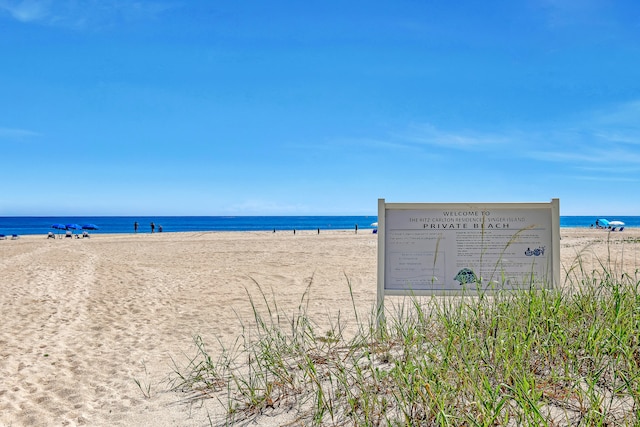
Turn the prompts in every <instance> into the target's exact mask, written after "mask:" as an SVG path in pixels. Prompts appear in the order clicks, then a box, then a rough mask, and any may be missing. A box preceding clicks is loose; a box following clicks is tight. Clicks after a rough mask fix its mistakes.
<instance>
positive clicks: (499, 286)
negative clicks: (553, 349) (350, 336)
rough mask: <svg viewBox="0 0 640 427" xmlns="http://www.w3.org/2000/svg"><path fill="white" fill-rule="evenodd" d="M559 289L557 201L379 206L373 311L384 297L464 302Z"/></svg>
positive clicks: (558, 206) (381, 303) (379, 204)
mask: <svg viewBox="0 0 640 427" xmlns="http://www.w3.org/2000/svg"><path fill="white" fill-rule="evenodd" d="M559 281H560V201H559V199H552V200H551V202H550V203H386V202H385V200H384V199H379V200H378V306H379V309H381V308H382V307H383V301H384V296H385V295H416V296H422V295H469V294H476V295H477V294H479V293H487V292H489V293H491V292H495V291H502V290H527V289H530V288H531V287H535V288H552V287H554V286H556V285H557V284H558V283H559Z"/></svg>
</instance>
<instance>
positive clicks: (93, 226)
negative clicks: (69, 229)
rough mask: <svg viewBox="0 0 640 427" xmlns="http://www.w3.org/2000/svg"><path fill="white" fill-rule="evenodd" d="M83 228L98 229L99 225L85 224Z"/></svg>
mask: <svg viewBox="0 0 640 427" xmlns="http://www.w3.org/2000/svg"><path fill="white" fill-rule="evenodd" d="M82 229H83V230H98V226H97V225H95V224H84V225H83V226H82Z"/></svg>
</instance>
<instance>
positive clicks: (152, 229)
mask: <svg viewBox="0 0 640 427" xmlns="http://www.w3.org/2000/svg"><path fill="white" fill-rule="evenodd" d="M155 230H156V225H155V224H154V223H153V222H152V223H151V233H153V232H154V231H155Z"/></svg>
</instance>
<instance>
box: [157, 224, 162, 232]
mask: <svg viewBox="0 0 640 427" xmlns="http://www.w3.org/2000/svg"><path fill="white" fill-rule="evenodd" d="M158 233H162V225H158Z"/></svg>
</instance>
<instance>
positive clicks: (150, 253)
mask: <svg viewBox="0 0 640 427" xmlns="http://www.w3.org/2000/svg"><path fill="white" fill-rule="evenodd" d="M561 235H562V240H561V248H562V249H561V256H562V271H563V277H564V275H565V273H566V271H567V270H568V269H569V268H570V266H571V265H572V264H573V263H574V261H575V259H576V255H577V254H578V253H581V259H582V266H583V268H584V269H586V270H587V271H591V270H598V269H600V270H601V267H600V264H601V262H609V261H607V260H610V264H609V265H608V268H609V270H610V271H614V272H617V273H621V272H622V271H623V270H624V271H627V272H629V273H630V274H635V271H636V267H637V266H640V229H629V228H627V229H626V230H625V231H624V232H622V233H607V232H605V231H602V230H591V229H562V230H561ZM376 239H377V238H376V235H374V234H371V233H370V231H364V230H361V231H360V233H359V234H357V235H356V234H354V232H353V231H333V232H322V233H321V234H320V235H318V234H316V232H312V231H308V232H300V231H298V233H297V234H296V235H293V234H292V233H291V234H289V233H284V232H281V233H275V234H274V233H270V232H240V233H163V234H154V235H151V234H137V235H133V234H131V235H93V236H92V237H91V238H90V239H46V238H45V237H43V236H24V237H21V238H20V239H17V240H3V241H0V289H1V292H0V325H1V326H0V426H50V425H90V426H204V425H208V423H209V421H208V418H207V417H208V414H213V415H214V416H215V414H216V413H217V411H219V409H220V408H219V405H218V404H217V403H216V402H215V401H214V400H211V401H204V402H202V401H200V402H198V403H197V404H190V403H186V402H185V401H183V400H182V399H183V396H182V395H181V394H179V393H176V392H171V391H168V383H167V378H169V377H170V376H171V375H172V373H173V362H172V361H173V360H175V361H177V362H178V363H183V362H186V356H185V353H186V354H193V337H194V336H196V335H200V336H202V337H203V338H204V340H205V342H208V343H211V346H210V347H211V348H212V350H215V348H216V346H215V343H216V340H220V341H221V342H222V343H223V344H225V345H226V346H229V345H231V344H232V343H233V341H234V339H235V338H236V337H238V336H239V335H240V333H241V326H240V319H244V320H247V321H248V322H250V321H251V319H252V308H251V305H250V303H249V300H248V295H247V292H249V293H250V294H251V295H252V296H253V297H254V298H255V299H258V300H259V299H260V291H259V289H258V285H257V284H259V285H260V286H261V288H262V289H263V290H264V291H265V292H267V293H268V294H269V298H271V294H272V293H273V296H274V297H275V299H276V301H277V303H278V309H279V310H280V311H282V312H285V313H293V312H295V310H296V308H297V307H298V305H299V304H300V300H301V298H302V297H303V295H304V294H305V291H306V290H307V288H308V285H309V283H310V282H312V285H311V287H310V288H309V292H310V293H309V301H310V303H309V314H310V317H311V318H312V319H313V320H316V321H318V322H319V324H320V328H322V325H323V322H324V324H325V325H327V327H328V324H329V317H328V316H330V317H331V318H332V319H334V320H335V319H336V318H337V314H338V312H339V311H340V313H341V316H342V317H341V319H342V320H345V321H348V319H349V318H350V317H351V318H352V317H353V307H352V300H351V297H350V294H349V287H348V285H347V278H348V280H349V281H350V282H351V286H352V289H353V294H354V298H355V301H356V304H357V306H358V310H361V311H362V312H363V313H365V314H366V313H369V312H370V310H371V309H372V307H373V305H374V304H375V298H376V251H377V240H376ZM136 379H137V380H138V381H139V382H140V383H141V384H142V386H143V388H144V389H146V387H147V386H148V387H150V389H149V390H150V397H146V396H145V395H144V394H143V392H142V391H141V389H140V388H139V387H138V385H137V384H136V382H135V381H134V380H136ZM284 421H286V420H284V419H273V420H271V421H269V420H262V421H261V424H270V425H279V424H281V423H283V422H284Z"/></svg>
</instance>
